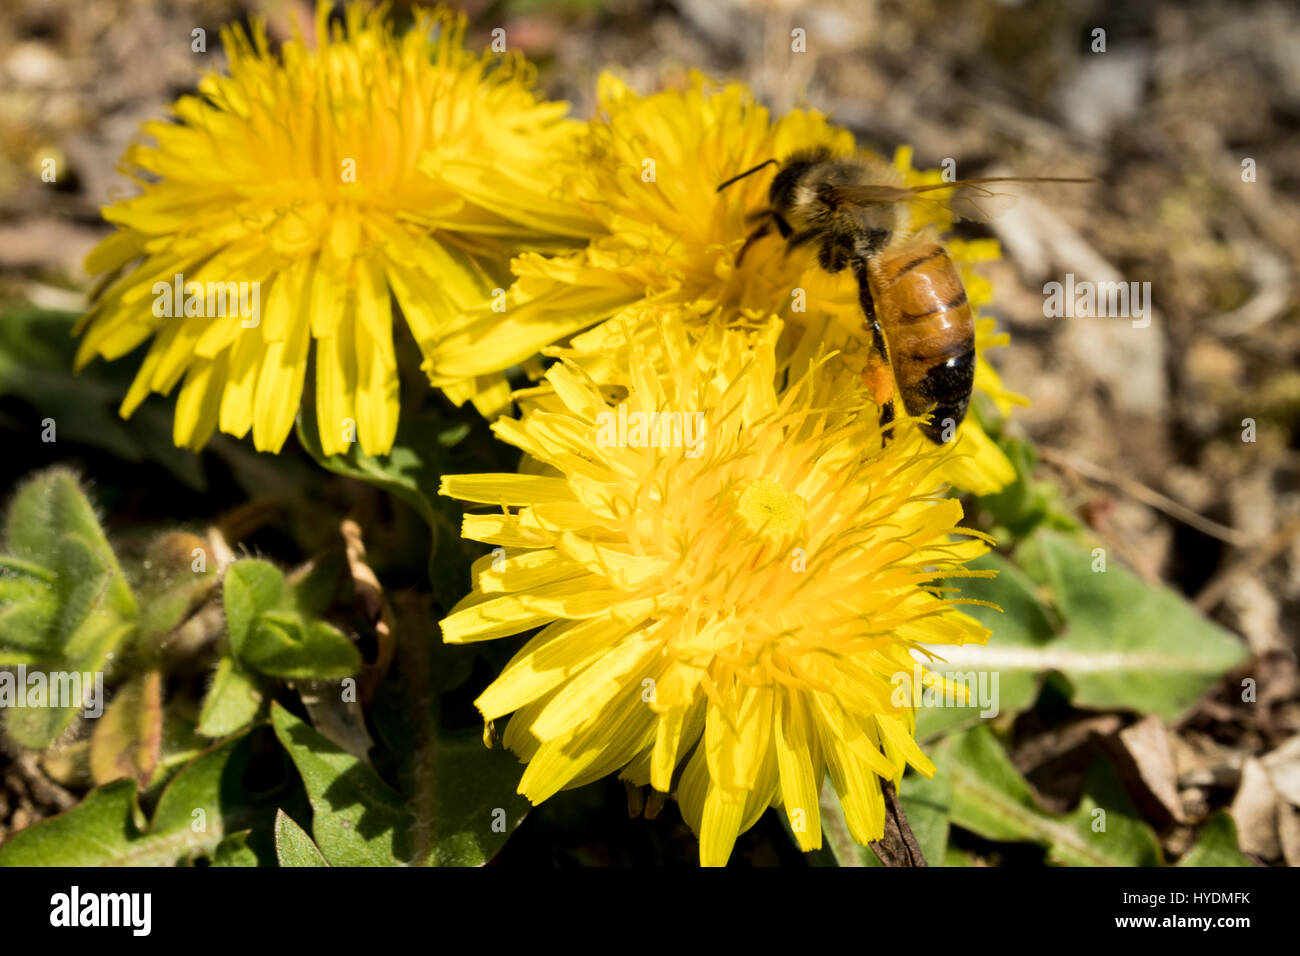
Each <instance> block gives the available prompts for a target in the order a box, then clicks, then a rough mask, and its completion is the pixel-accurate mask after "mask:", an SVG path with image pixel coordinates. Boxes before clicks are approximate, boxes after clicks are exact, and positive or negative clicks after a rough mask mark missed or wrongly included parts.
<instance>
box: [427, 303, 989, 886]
mask: <svg viewBox="0 0 1300 956" xmlns="http://www.w3.org/2000/svg"><path fill="white" fill-rule="evenodd" d="M656 332H657V334H658V335H659V336H660V337H661V339H662V346H661V347H662V349H663V350H664V352H665V353H666V354H667V356H668V359H669V361H668V362H667V363H656V362H655V361H653V356H652V355H650V354H648V353H647V352H646V351H644V350H643V349H641V348H640V347H637V346H629V347H627V348H625V349H623V350H622V352H621V354H620V356H618V357H617V359H616V360H615V361H613V362H611V363H607V364H609V365H612V366H613V367H615V368H616V370H617V373H616V375H615V376H614V378H613V379H609V380H603V381H600V382H597V381H596V380H595V379H593V378H592V376H591V375H590V374H589V373H588V371H587V370H586V369H585V368H584V367H583V365H581V364H580V363H579V362H577V361H575V360H573V359H572V358H568V357H566V358H565V359H563V360H562V361H561V362H559V363H557V364H555V365H553V366H552V367H551V368H550V370H549V371H548V373H547V383H548V385H549V386H550V391H548V392H547V393H545V394H544V395H540V396H539V397H538V398H537V400H536V401H534V402H530V403H529V406H530V407H529V408H528V409H527V410H526V411H525V413H524V414H523V416H522V418H521V419H519V420H515V419H510V418H503V419H499V420H498V421H497V422H496V424H495V425H494V428H495V430H496V432H497V434H498V436H499V437H501V438H502V439H504V440H505V441H507V442H509V443H511V444H512V445H515V446H516V447H518V448H520V449H522V450H523V451H524V452H526V453H527V455H528V456H529V457H530V458H531V459H532V460H534V461H535V462H536V463H537V464H536V466H535V467H532V468H530V469H529V470H530V471H531V472H533V473H530V474H517V475H506V474H485V475H459V476H446V477H444V479H443V483H442V492H443V493H444V494H447V495H451V496H454V497H457V498H460V499H463V500H466V501H469V502H477V503H480V504H487V505H497V506H499V507H500V508H501V512H500V513H497V514H471V515H467V516H466V518H465V523H464V534H465V536H466V537H467V538H471V539H473V540H475V541H480V542H484V543H486V544H490V545H493V546H494V553H493V554H489V555H487V556H485V557H484V558H483V559H482V560H481V561H480V562H479V563H478V564H477V565H476V566H475V568H474V577H475V586H474V590H473V591H472V592H471V594H470V595H468V596H467V597H466V598H465V599H464V600H463V601H462V602H461V603H460V604H459V605H457V607H455V608H454V609H453V610H452V611H451V612H450V613H449V615H448V616H447V617H446V618H445V619H444V620H443V622H442V631H443V636H444V639H445V640H447V641H449V642H453V643H459V642H467V641H482V640H488V639H492V638H500V637H506V636H509V635H514V634H519V633H522V632H524V631H528V630H530V629H533V628H539V627H540V628H541V630H540V631H539V632H538V633H537V634H536V636H534V637H533V638H532V639H531V640H529V641H528V642H527V644H526V645H525V646H524V647H523V648H522V650H520V651H519V653H518V654H516V655H515V657H514V659H513V660H512V661H511V662H510V664H509V665H508V666H507V667H506V668H505V670H504V671H503V672H502V674H501V675H500V676H499V677H498V678H497V680H496V681H494V682H493V683H492V684H491V685H490V686H489V687H488V688H487V689H486V690H485V691H484V693H483V694H482V696H480V697H479V698H478V700H477V706H478V708H479V710H480V711H481V712H482V715H483V717H484V719H485V720H491V719H495V718H498V717H501V716H503V715H505V714H510V713H513V715H514V716H513V717H512V718H511V720H510V723H509V725H508V727H507V728H506V732H505V735H504V742H505V744H506V746H507V747H509V748H510V749H511V750H513V751H514V752H515V753H517V754H518V755H519V756H520V757H521V758H522V759H523V760H524V761H526V762H527V768H526V769H525V771H524V773H523V777H522V780H521V782H520V787H519V790H520V792H521V793H523V794H524V795H525V796H527V797H528V798H529V799H530V800H532V801H533V802H534V803H537V802H540V801H542V800H545V799H547V798H548V797H550V796H552V795H553V794H555V793H556V792H557V791H559V790H561V789H565V788H569V787H576V786H580V785H582V784H585V783H588V782H591V781H593V780H596V779H598V778H600V777H602V776H604V775H606V774H609V773H613V772H616V771H621V772H622V776H623V777H624V778H625V779H627V780H629V781H631V782H632V783H634V784H637V785H644V784H649V785H651V786H653V787H654V788H655V789H657V790H660V791H664V792H669V791H671V790H673V789H674V786H675V788H676V791H677V797H678V800H679V802H680V804H681V808H682V813H683V815H684V817H685V819H686V820H687V822H688V823H689V824H690V825H691V827H692V828H693V829H694V830H695V832H696V833H697V834H698V835H699V838H700V859H701V862H702V863H704V864H708V865H720V864H723V863H725V862H726V860H727V858H728V856H729V854H730V852H731V849H732V846H733V844H734V843H735V840H736V837H737V835H738V834H740V833H741V832H743V831H744V830H745V829H747V828H748V827H750V826H752V825H753V824H754V823H755V821H757V819H758V818H759V816H760V815H761V814H762V813H763V811H764V810H765V809H766V808H767V807H769V806H781V807H784V808H785V811H786V813H787V814H789V815H790V819H791V821H792V824H793V829H794V831H795V835H796V837H797V838H798V840H799V843H800V845H801V846H802V847H803V848H804V849H805V850H809V849H813V848H816V847H817V846H819V845H820V842H821V835H820V834H821V827H820V818H819V814H818V794H819V792H820V789H821V784H822V780H823V778H824V775H825V773H826V772H829V773H830V777H831V781H832V782H833V784H834V786H835V788H836V790H837V791H838V792H839V795H840V798H841V800H842V802H843V805H844V808H845V813H846V817H847V819H848V823H849V826H850V828H851V830H852V833H853V835H854V837H855V838H856V839H858V840H859V841H862V842H864V843H865V842H867V841H870V840H875V839H878V838H879V837H880V836H881V833H882V828H883V826H884V807H883V799H882V792H881V780H882V779H884V780H889V781H892V782H893V783H894V784H895V785H897V784H898V782H899V781H900V779H901V776H902V773H903V770H904V767H905V766H906V765H909V764H910V765H911V766H913V767H915V768H916V769H917V770H918V771H920V772H921V773H924V774H929V773H931V772H933V766H932V765H931V763H930V761H929V760H928V759H927V758H926V757H925V755H924V754H923V753H922V752H921V750H920V749H919V747H918V746H917V744H916V742H915V740H914V739H913V730H914V714H913V712H912V711H911V709H910V705H909V704H908V703H906V702H904V703H901V704H900V703H898V702H896V701H895V699H894V695H893V694H892V693H891V692H892V691H893V689H894V687H893V684H892V683H891V681H894V680H895V675H897V674H899V673H900V672H907V673H910V671H911V668H912V667H913V663H914V661H913V657H912V653H911V652H912V651H913V649H914V648H917V647H918V646H919V645H926V646H930V645H942V644H961V643H966V642H982V641H984V640H986V639H987V632H986V631H985V630H984V629H983V628H982V627H981V626H980V625H979V624H977V623H976V622H975V621H974V620H973V619H971V618H970V617H968V616H967V615H965V614H962V613H960V611H958V610H957V609H956V608H955V607H954V604H955V603H956V602H955V601H954V600H952V599H949V598H947V597H946V596H944V591H945V590H946V589H945V588H943V587H942V582H943V580H944V579H945V578H949V577H955V576H959V575H962V574H968V575H970V574H980V573H981V572H975V571H963V570H962V564H963V562H964V561H966V560H969V559H970V558H972V557H974V556H975V555H976V554H978V553H980V552H981V551H982V550H983V548H984V544H983V542H982V541H980V540H978V539H977V538H975V537H968V538H965V539H957V538H954V537H953V535H954V534H955V533H961V534H966V532H961V531H960V529H958V527H957V524H958V522H959V521H960V520H961V518H962V511H961V505H960V503H959V502H957V501H956V500H954V499H951V498H944V497H941V496H940V495H938V494H936V493H935V485H936V478H935V475H936V468H937V466H938V464H939V462H940V461H941V459H942V456H943V453H942V451H941V449H939V448H938V447H937V446H934V445H932V444H931V445H926V446H920V447H919V448H918V450H917V451H916V453H914V454H907V455H904V454H902V453H900V451H899V449H900V445H899V444H898V443H892V444H889V445H886V446H884V447H883V448H882V446H881V442H880V437H881V436H880V430H879V425H878V423H877V410H876V408H875V406H874V405H872V404H871V401H870V397H869V395H868V393H866V392H865V391H861V390H853V389H846V388H843V387H840V386H839V385H838V384H835V383H832V382H831V381H830V379H829V377H826V376H820V375H817V374H811V375H804V376H802V377H800V378H799V379H798V380H797V381H795V382H793V383H792V384H790V385H789V386H788V387H778V386H777V384H776V383H777V382H778V380H779V375H778V372H779V368H778V365H777V357H776V349H775V341H776V337H777V334H778V333H779V328H778V327H777V325H773V326H772V327H771V328H770V330H769V333H768V334H766V335H762V336H758V337H757V341H756V342H754V341H753V340H754V337H751V336H746V335H744V334H742V333H740V332H737V331H735V330H712V331H710V332H708V333H706V336H705V337H706V338H708V339H711V340H712V341H710V342H708V343H707V344H706V343H702V342H693V341H692V340H691V336H689V335H688V333H687V331H686V326H685V323H684V322H682V321H680V320H675V321H666V322H661V323H659V325H658V327H657V329H656ZM606 358H607V359H608V358H609V357H608V356H607V357H606ZM611 402H612V404H611Z"/></svg>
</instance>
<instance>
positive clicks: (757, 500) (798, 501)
mask: <svg viewBox="0 0 1300 956" xmlns="http://www.w3.org/2000/svg"><path fill="white" fill-rule="evenodd" d="M736 514H738V515H740V518H741V520H742V521H744V523H745V526H746V527H747V528H749V529H750V530H751V531H753V532H754V533H755V534H760V535H763V536H764V537H766V538H769V539H775V540H780V539H785V538H791V537H794V536H795V535H797V534H798V533H799V531H800V530H801V529H802V528H803V523H804V520H805V519H806V518H807V517H808V502H806V501H805V500H804V499H803V498H802V497H801V496H799V495H797V494H795V493H794V492H792V491H786V490H785V489H784V488H782V487H781V486H780V485H778V484H777V483H776V482H774V481H770V480H768V479H767V478H758V479H755V480H754V481H751V482H749V483H748V484H747V485H746V486H745V488H744V490H743V491H741V493H740V498H739V500H738V501H737V502H736Z"/></svg>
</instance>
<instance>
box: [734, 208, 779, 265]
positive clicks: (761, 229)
mask: <svg viewBox="0 0 1300 956" xmlns="http://www.w3.org/2000/svg"><path fill="white" fill-rule="evenodd" d="M771 231H772V220H771V219H768V220H766V221H764V222H761V223H759V224H758V228H757V229H755V230H754V231H753V232H751V233H750V234H749V235H748V236H747V237H746V239H745V244H744V245H743V246H741V247H740V251H739V252H737V253H736V268H737V269H739V268H740V261H741V260H742V259H744V258H745V253H746V252H748V251H749V247H750V246H752V245H753V244H754V243H756V242H757V241H758V240H760V239H762V238H763V237H764V236H766V235H767V234H768V233H769V232H771Z"/></svg>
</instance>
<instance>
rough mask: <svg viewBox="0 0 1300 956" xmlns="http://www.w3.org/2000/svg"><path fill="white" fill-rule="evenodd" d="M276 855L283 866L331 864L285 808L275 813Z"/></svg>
mask: <svg viewBox="0 0 1300 956" xmlns="http://www.w3.org/2000/svg"><path fill="white" fill-rule="evenodd" d="M275 855H276V859H278V860H279V861H280V865H281V866H329V863H328V862H326V860H325V857H324V856H322V855H321V852H320V848H319V847H317V846H316V844H315V843H313V842H312V839H311V837H309V836H308V835H307V833H306V831H305V830H303V828H302V827H300V826H298V824H296V823H295V822H294V821H293V817H291V816H289V814H287V813H285V812H284V811H283V810H281V811H279V812H278V813H276V815H275Z"/></svg>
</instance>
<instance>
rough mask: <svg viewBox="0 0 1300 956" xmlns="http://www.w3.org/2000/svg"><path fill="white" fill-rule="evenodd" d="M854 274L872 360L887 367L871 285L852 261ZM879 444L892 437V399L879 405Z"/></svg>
mask: <svg viewBox="0 0 1300 956" xmlns="http://www.w3.org/2000/svg"><path fill="white" fill-rule="evenodd" d="M853 271H854V274H855V275H856V276H857V278H858V302H859V304H860V305H861V306H862V316H863V319H864V321H863V323H862V327H863V328H864V329H865V330H867V331H869V332H870V333H871V352H872V355H873V360H874V361H878V362H880V364H881V365H882V366H883V367H885V368H889V346H888V344H887V343H886V342H885V330H884V329H882V328H881V327H880V320H879V319H877V318H876V302H875V300H874V299H873V298H872V297H871V286H870V285H869V284H868V282H867V274H866V269H865V267H860V266H859V265H858V263H856V262H855V263H854V269H853ZM879 421H880V446H881V447H882V448H883V447H884V446H885V445H888V444H889V442H890V440H891V439H892V438H893V437H894V429H893V421H894V400H893V399H892V398H890V399H887V400H886V401H885V402H883V403H881V406H880V419H879Z"/></svg>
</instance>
